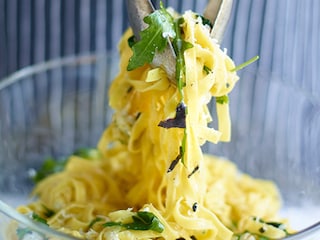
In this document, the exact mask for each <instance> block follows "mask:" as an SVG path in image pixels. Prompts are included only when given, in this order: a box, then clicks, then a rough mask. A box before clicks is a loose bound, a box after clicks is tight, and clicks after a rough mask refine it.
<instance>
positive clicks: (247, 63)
mask: <svg viewBox="0 0 320 240" xmlns="http://www.w3.org/2000/svg"><path fill="white" fill-rule="evenodd" d="M258 59H259V56H255V57H253V58H250V59H249V60H248V61H246V62H244V63H241V64H240V65H238V66H236V67H235V68H234V69H232V70H231V72H236V71H239V70H241V69H242V68H245V67H246V66H248V65H250V64H251V63H253V62H255V61H257V60H258Z"/></svg>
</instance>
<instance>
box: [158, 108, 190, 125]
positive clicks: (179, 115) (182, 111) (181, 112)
mask: <svg viewBox="0 0 320 240" xmlns="http://www.w3.org/2000/svg"><path fill="white" fill-rule="evenodd" d="M158 126H159V127H163V128H186V105H185V104H184V103H183V102H181V103H179V105H178V106H177V108H176V116H175V117H174V118H169V119H167V120H164V121H161V122H160V123H159V124H158Z"/></svg>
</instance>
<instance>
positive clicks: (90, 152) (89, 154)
mask: <svg viewBox="0 0 320 240" xmlns="http://www.w3.org/2000/svg"><path fill="white" fill-rule="evenodd" d="M73 155H76V156H78V157H82V158H85V159H87V160H95V159H99V158H101V154H100V152H99V150H98V149H96V148H79V149H78V150H76V151H75V152H74V153H73Z"/></svg>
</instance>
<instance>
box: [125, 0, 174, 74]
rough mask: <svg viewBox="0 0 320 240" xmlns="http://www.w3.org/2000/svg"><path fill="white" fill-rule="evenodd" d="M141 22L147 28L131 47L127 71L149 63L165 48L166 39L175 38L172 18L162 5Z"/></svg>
mask: <svg viewBox="0 0 320 240" xmlns="http://www.w3.org/2000/svg"><path fill="white" fill-rule="evenodd" d="M143 21H144V22H145V23H147V24H148V25H149V26H148V27H147V28H146V29H144V30H143V31H141V33H140V37H141V39H140V41H138V42H136V43H134V44H133V45H132V51H133V55H132V57H131V58H130V59H129V63H128V66H127V70H128V71H131V70H134V69H136V68H138V67H141V66H143V65H144V64H145V63H151V62H152V60H153V57H154V55H155V54H156V53H157V52H162V51H164V49H165V48H166V47H167V44H168V37H169V38H174V37H175V36H176V33H175V31H174V26H173V25H174V24H173V18H172V16H171V15H170V14H169V13H168V12H167V10H166V9H165V8H164V7H163V6H162V4H161V5H160V9H158V10H155V11H154V12H153V13H151V14H150V15H148V16H146V17H145V18H144V19H143Z"/></svg>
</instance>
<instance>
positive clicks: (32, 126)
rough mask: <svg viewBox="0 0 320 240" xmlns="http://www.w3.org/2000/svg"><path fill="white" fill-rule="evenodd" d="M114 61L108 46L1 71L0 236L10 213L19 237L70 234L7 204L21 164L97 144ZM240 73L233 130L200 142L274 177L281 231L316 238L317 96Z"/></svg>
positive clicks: (21, 189)
mask: <svg viewBox="0 0 320 240" xmlns="http://www.w3.org/2000/svg"><path fill="white" fill-rule="evenodd" d="M117 71H118V57H117V55H116V54H107V55H101V56H100V55H85V56H70V57H67V58H62V59H56V60H52V61H49V62H45V63H41V64H38V65H35V66H31V67H27V68H25V69H22V70H20V71H18V72H16V73H15V74H13V75H11V76H9V77H8V78H6V79H4V80H2V81H0V200H1V201H0V233H1V234H0V239H8V235H7V234H8V226H9V227H10V226H13V225H12V222H15V223H14V224H15V225H14V226H15V228H16V229H20V231H24V230H27V231H29V232H28V234H27V235H29V237H30V238H28V239H48V238H49V239H74V238H71V237H69V236H67V235H64V234H61V233H57V232H55V231H53V230H51V229H49V228H47V227H45V226H43V225H39V224H37V223H34V222H31V221H30V220H29V218H27V217H25V216H23V215H21V214H18V213H17V212H16V211H15V210H14V208H15V207H17V206H18V205H20V204H23V203H27V202H28V201H29V199H28V196H29V193H30V191H31V189H32V187H33V182H32V180H31V178H30V174H31V173H32V171H33V170H34V169H36V168H38V167H39V166H40V165H41V163H42V162H43V161H44V159H46V157H50V156H52V157H54V158H60V157H64V156H68V155H70V154H71V153H73V152H74V150H76V149H79V148H82V147H95V146H96V144H97V142H98V139H99V138H100V134H101V133H102V131H103V130H104V128H105V127H106V126H107V124H108V122H109V121H110V117H111V115H112V111H111V110H110V109H109V108H108V95H107V91H108V87H109V84H110V82H111V80H112V79H113V78H114V76H115V75H116V73H117ZM239 74H240V77H241V79H243V80H240V82H239V83H238V86H236V87H235V89H234V91H233V92H232V94H231V95H230V105H231V106H230V108H231V118H232V122H233V123H232V124H233V129H232V140H231V142H230V143H219V144H217V145H205V146H204V150H205V151H206V152H210V153H213V154H217V155H221V156H225V157H227V158H229V159H230V160H232V161H234V162H235V163H236V164H237V166H238V167H239V169H240V170H241V171H243V172H246V173H249V174H250V175H252V176H254V177H259V178H266V179H270V180H273V181H275V182H276V183H277V185H278V186H279V189H280V191H281V193H282V196H283V210H282V212H281V214H282V215H283V216H284V217H288V218H289V219H290V221H291V223H292V227H293V228H294V229H297V230H298V234H296V235H293V236H290V237H287V238H286V239H291V240H294V239H299V240H300V239H305V240H311V239H319V238H320V223H319V220H320V190H319V189H320V188H319V187H320V148H319V146H320V145H319V143H320V100H319V99H317V98H316V97H314V96H312V95H311V94H308V93H306V92H303V91H302V90H300V89H297V88H295V87H294V86H287V85H286V84H285V83H284V82H282V81H281V79H277V78H275V77H274V76H272V74H261V73H259V71H258V70H255V69H252V68H251V69H250V71H246V70H243V71H241V72H240V73H239ZM212 111H214V107H212ZM266 207H267V206H266ZM14 232H15V233H17V231H14ZM32 237H33V238H32ZM10 239H11V238H10ZM13 239H14V238H13ZM17 239H18V238H17ZM21 239H22V238H21ZM25 239H27V238H25Z"/></svg>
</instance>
